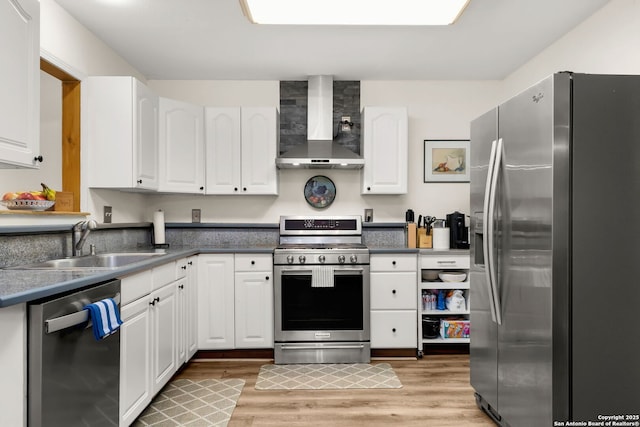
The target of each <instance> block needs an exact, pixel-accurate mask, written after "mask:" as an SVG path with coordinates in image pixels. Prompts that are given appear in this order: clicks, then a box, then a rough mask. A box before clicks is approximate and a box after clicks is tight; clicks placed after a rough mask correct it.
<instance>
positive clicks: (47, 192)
mask: <svg viewBox="0 0 640 427" xmlns="http://www.w3.org/2000/svg"><path fill="white" fill-rule="evenodd" d="M40 185H42V194H43V195H44V197H46V198H47V200H55V199H56V190H54V189H52V188H49V187H47V186H46V185H45V184H43V183H40Z"/></svg>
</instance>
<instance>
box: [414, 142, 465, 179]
mask: <svg viewBox="0 0 640 427" xmlns="http://www.w3.org/2000/svg"><path fill="white" fill-rule="evenodd" d="M469 149H470V147H469V140H468V139H445V140H443V139H426V140H425V141H424V182H469V179H470V175H469Z"/></svg>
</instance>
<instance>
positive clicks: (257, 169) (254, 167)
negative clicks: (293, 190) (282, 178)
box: [205, 107, 278, 195]
mask: <svg viewBox="0 0 640 427" xmlns="http://www.w3.org/2000/svg"><path fill="white" fill-rule="evenodd" d="M205 141H206V143H205V146H206V159H207V160H206V172H205V173H206V181H207V184H206V193H207V194H274V195H275V194H278V171H277V169H276V165H275V159H276V155H277V149H278V112H277V110H276V109H275V108H274V107H250V108H239V107H225V108H214V107H207V108H205Z"/></svg>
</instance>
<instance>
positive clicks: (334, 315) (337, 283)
mask: <svg viewBox="0 0 640 427" xmlns="http://www.w3.org/2000/svg"><path fill="white" fill-rule="evenodd" d="M273 259H274V263H273V264H274V267H273V268H274V277H275V282H274V286H275V290H274V294H275V331H274V337H275V351H274V361H275V363H276V364H285V363H366V362H369V361H370V357H371V346H370V341H369V340H370V326H369V319H370V313H369V310H370V302H369V296H370V291H369V250H368V249H367V248H366V247H365V246H364V245H363V244H362V219H361V217H359V216H342V217H302V216H283V217H281V218H280V245H279V246H278V248H276V250H275V251H274V258H273Z"/></svg>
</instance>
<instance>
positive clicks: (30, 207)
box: [2, 199, 56, 211]
mask: <svg viewBox="0 0 640 427" xmlns="http://www.w3.org/2000/svg"><path fill="white" fill-rule="evenodd" d="M2 204H3V205H5V206H6V207H7V209H11V210H23V211H44V210H47V209H49V208H50V207H51V206H53V205H55V204H56V202H55V201H53V200H25V199H14V200H2Z"/></svg>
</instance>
